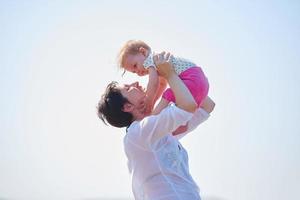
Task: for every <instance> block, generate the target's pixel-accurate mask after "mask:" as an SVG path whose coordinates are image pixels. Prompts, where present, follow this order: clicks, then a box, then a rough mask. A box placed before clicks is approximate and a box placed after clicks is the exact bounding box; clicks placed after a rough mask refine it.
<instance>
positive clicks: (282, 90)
mask: <svg viewBox="0 0 300 200" xmlns="http://www.w3.org/2000/svg"><path fill="white" fill-rule="evenodd" d="M299 10H300V4H299V2H298V1H292V0H289V1H256V0H254V1H222V0H210V1H202V0H201V1H196V0H195V1H176V0H172V1H167V0H163V1H162V0H154V1H147V2H143V1H113V0H112V1H100V0H99V1H92V0H89V1H48V2H47V1H16V0H15V1H0V27H1V28H0V36H1V37H0V43H1V45H0V70H1V71H0V92H1V98H0V103H1V104H0V105H1V112H0V198H4V199H26V200H27V199H44V200H47V199H49V200H54V199H93V200H94V199H101V198H103V199H108V198H120V199H126V198H132V193H131V183H130V175H129V173H128V170H127V168H126V157H125V154H124V152H123V146H122V138H123V136H124V133H125V130H124V129H117V128H112V127H109V126H105V125H104V124H103V123H102V122H101V121H100V120H99V119H98V118H97V115H96V105H97V102H98V100H99V99H100V95H101V94H102V92H103V91H104V89H105V87H106V85H107V84H108V83H109V82H110V81H112V80H117V81H119V82H132V81H135V80H140V81H141V83H142V84H144V85H145V83H146V81H145V79H141V78H139V77H137V76H134V75H130V74H128V73H127V74H126V75H125V76H124V77H121V71H119V70H118V69H117V65H116V56H117V52H118V50H119V48H120V47H121V45H122V44H123V43H124V42H125V41H127V40H129V39H142V40H144V41H146V42H147V43H148V44H149V45H150V46H151V47H152V49H153V50H155V51H161V50H166V51H170V52H172V53H174V54H175V55H178V56H182V57H185V58H188V59H191V60H193V61H195V62H196V63H198V64H199V65H200V66H202V67H203V69H204V71H205V73H206V75H207V76H208V79H209V81H210V93H209V95H210V96H211V97H212V98H213V99H214V101H215V102H216V104H217V106H216V108H215V111H214V112H213V114H212V116H211V118H210V119H209V120H208V121H207V122H205V123H204V124H203V125H201V126H200V127H199V128H198V129H197V130H196V131H194V132H193V133H191V134H190V135H189V136H187V137H186V138H184V139H183V140H182V142H183V145H184V146H185V147H186V149H187V150H188V152H189V159H190V168H191V173H192V175H193V177H194V179H195V180H196V182H197V183H198V184H199V186H200V188H201V195H202V197H203V199H204V200H205V199H207V200H208V199H210V200H216V199H218V200H221V199H222V200H253V199H257V200H259V199H264V200H279V199H299V198H300V195H299V189H300V170H299V169H300V157H299V153H300V126H299V119H300V106H299V102H300V95H299V81H300V78H299V73H300V70H299V64H300V60H299V52H300V51H299V50H300V39H299V35H300V22H299V19H300V16H299Z"/></svg>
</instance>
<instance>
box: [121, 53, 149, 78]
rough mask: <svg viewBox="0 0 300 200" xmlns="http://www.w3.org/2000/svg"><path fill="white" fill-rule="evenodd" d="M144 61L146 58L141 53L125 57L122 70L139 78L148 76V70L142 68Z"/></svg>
mask: <svg viewBox="0 0 300 200" xmlns="http://www.w3.org/2000/svg"><path fill="white" fill-rule="evenodd" d="M145 59H146V56H145V55H143V54H142V53H138V54H135V55H131V54H129V55H127V56H126V58H125V60H124V66H123V67H124V69H125V70H126V71H129V72H132V73H135V74H137V75H139V76H145V75H147V74H148V70H146V69H145V68H144V66H143V63H144V61H145Z"/></svg>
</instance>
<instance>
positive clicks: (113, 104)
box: [97, 81, 133, 128]
mask: <svg viewBox="0 0 300 200" xmlns="http://www.w3.org/2000/svg"><path fill="white" fill-rule="evenodd" d="M117 85H118V83H117V82H115V81H113V82H111V83H110V84H108V86H107V88H106V90H105V93H104V94H103V95H102V96H101V99H100V101H99V102H98V107H97V111H98V113H97V114H98V117H99V118H100V119H101V120H102V121H103V122H104V123H105V124H107V123H106V122H108V123H109V124H110V125H112V126H115V127H119V128H121V127H127V126H129V125H130V124H131V122H132V120H133V115H132V114H131V113H128V112H124V111H123V106H124V104H125V103H129V101H128V100H127V99H126V98H125V97H123V96H122V94H121V91H120V90H119V89H118V88H117Z"/></svg>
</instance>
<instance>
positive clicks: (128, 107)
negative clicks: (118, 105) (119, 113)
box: [122, 103, 134, 112]
mask: <svg viewBox="0 0 300 200" xmlns="http://www.w3.org/2000/svg"><path fill="white" fill-rule="evenodd" d="M133 109H134V106H133V105H132V104H131V103H125V104H124V106H123V109H122V110H123V111H124V112H131V111H132V110H133Z"/></svg>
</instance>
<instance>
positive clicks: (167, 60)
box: [153, 52, 175, 79]
mask: <svg viewBox="0 0 300 200" xmlns="http://www.w3.org/2000/svg"><path fill="white" fill-rule="evenodd" d="M171 56H172V55H171V54H170V53H166V52H162V53H160V54H156V55H155V56H154V57H153V60H154V63H155V65H156V68H157V71H158V74H159V75H160V76H162V77H164V78H166V79H168V78H169V76H170V75H172V74H173V73H175V71H174V68H173V66H172V64H171Z"/></svg>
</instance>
